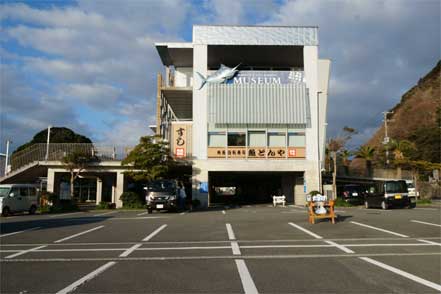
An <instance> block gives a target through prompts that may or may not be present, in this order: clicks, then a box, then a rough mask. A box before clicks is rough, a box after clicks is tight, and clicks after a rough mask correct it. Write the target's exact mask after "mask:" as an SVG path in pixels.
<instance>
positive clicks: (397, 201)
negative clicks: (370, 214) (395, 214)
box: [364, 180, 415, 209]
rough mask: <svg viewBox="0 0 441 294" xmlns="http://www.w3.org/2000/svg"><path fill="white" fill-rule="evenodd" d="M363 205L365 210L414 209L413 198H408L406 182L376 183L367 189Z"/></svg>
mask: <svg viewBox="0 0 441 294" xmlns="http://www.w3.org/2000/svg"><path fill="white" fill-rule="evenodd" d="M364 205H365V207H366V208H371V207H379V208H382V209H388V208H391V207H409V208H413V207H415V198H414V197H409V194H408V191H407V185H406V181H403V180H390V181H377V182H376V183H374V184H372V185H371V186H370V187H369V188H368V192H367V193H366V196H365V202H364Z"/></svg>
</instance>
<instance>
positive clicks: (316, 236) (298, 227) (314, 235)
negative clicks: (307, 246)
mask: <svg viewBox="0 0 441 294" xmlns="http://www.w3.org/2000/svg"><path fill="white" fill-rule="evenodd" d="M288 224H289V225H290V226H293V227H294V228H296V229H299V230H300V231H303V232H305V233H306V234H308V235H310V236H313V237H314V238H316V239H323V237H322V236H319V235H317V234H315V233H313V232H311V231H309V230H307V229H305V228H302V227H301V226H299V225H296V224H294V223H288Z"/></svg>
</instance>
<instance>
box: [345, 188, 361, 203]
mask: <svg viewBox="0 0 441 294" xmlns="http://www.w3.org/2000/svg"><path fill="white" fill-rule="evenodd" d="M364 196H365V190H364V189H363V187H362V186H360V185H356V184H348V185H345V186H343V189H342V190H341V197H342V199H343V200H344V201H346V202H347V203H350V204H363V202H364Z"/></svg>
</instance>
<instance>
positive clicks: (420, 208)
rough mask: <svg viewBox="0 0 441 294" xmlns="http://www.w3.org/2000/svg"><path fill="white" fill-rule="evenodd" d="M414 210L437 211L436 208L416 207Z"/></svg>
mask: <svg viewBox="0 0 441 294" xmlns="http://www.w3.org/2000/svg"><path fill="white" fill-rule="evenodd" d="M414 209H421V210H439V209H438V208H430V207H427V208H422V207H416V208H414Z"/></svg>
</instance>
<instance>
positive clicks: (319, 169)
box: [317, 91, 323, 194]
mask: <svg viewBox="0 0 441 294" xmlns="http://www.w3.org/2000/svg"><path fill="white" fill-rule="evenodd" d="M322 93H323V92H322V91H318V92H317V171H318V182H319V183H318V184H319V192H320V194H322V166H321V162H320V99H319V96H320V94H322Z"/></svg>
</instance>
